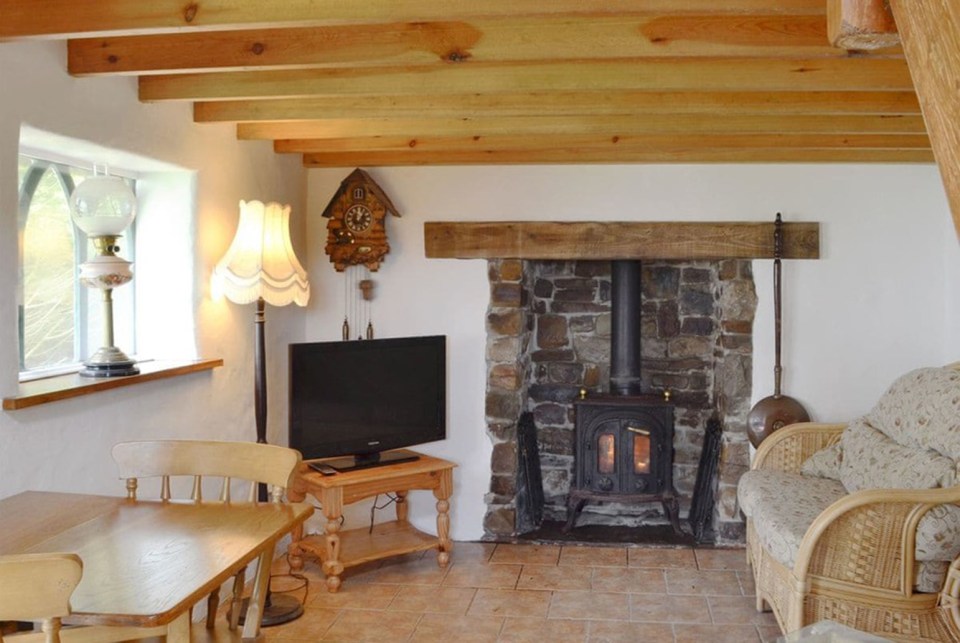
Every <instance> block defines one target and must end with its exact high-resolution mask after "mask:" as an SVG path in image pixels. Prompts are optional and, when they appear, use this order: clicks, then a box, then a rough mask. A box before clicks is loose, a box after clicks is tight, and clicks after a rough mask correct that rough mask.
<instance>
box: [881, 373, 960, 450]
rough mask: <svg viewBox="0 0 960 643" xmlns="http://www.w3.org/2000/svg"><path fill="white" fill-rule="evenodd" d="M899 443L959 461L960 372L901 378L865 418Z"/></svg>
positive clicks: (916, 374)
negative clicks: (935, 452) (932, 451)
mask: <svg viewBox="0 0 960 643" xmlns="http://www.w3.org/2000/svg"><path fill="white" fill-rule="evenodd" d="M866 419H867V421H868V422H869V423H870V425H871V426H873V427H874V428H875V429H877V430H878V431H880V432H881V433H883V434H884V435H886V436H888V437H890V438H892V439H893V440H894V441H895V442H896V443H898V444H901V445H903V446H907V447H913V448H916V449H933V450H934V451H937V452H938V453H941V454H943V455H945V456H947V457H949V458H951V459H953V460H954V461H956V460H960V369H958V367H957V364H952V365H950V366H944V367H940V368H920V369H917V370H914V371H910V372H909V373H907V374H905V375H903V376H901V377H899V378H898V379H897V380H896V381H895V382H894V383H893V384H892V385H891V386H890V388H889V389H887V392H886V393H884V394H883V396H882V397H881V398H880V400H879V401H878V402H877V404H876V406H874V407H873V409H872V410H871V411H870V413H868V414H867V416H866Z"/></svg>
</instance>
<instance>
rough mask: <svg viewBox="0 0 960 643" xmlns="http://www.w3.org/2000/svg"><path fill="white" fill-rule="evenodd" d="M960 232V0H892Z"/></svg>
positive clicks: (958, 232) (956, 224) (954, 220)
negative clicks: (924, 0)
mask: <svg viewBox="0 0 960 643" xmlns="http://www.w3.org/2000/svg"><path fill="white" fill-rule="evenodd" d="M890 5H891V7H892V8H893V13H894V15H895V16H896V18H897V25H898V26H899V28H900V36H901V38H902V40H903V49H904V53H905V54H906V56H907V61H908V62H909V63H910V71H911V72H912V73H913V77H914V80H915V81H916V84H917V93H918V94H919V96H920V105H921V107H923V117H924V120H926V123H927V128H928V129H929V131H930V139H931V140H932V141H933V152H934V155H935V156H936V157H937V164H938V165H939V166H940V176H941V177H942V179H943V183H944V186H945V187H946V190H947V199H948V201H949V203H950V210H951V211H952V212H953V225H954V228H956V231H957V236H958V237H960V99H958V97H957V79H958V78H960V4H958V3H957V2H955V1H953V0H927V1H926V2H916V1H915V0H910V1H909V2H906V1H904V0H891V2H890Z"/></svg>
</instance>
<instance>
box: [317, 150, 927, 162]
mask: <svg viewBox="0 0 960 643" xmlns="http://www.w3.org/2000/svg"><path fill="white" fill-rule="evenodd" d="M932 162H933V154H932V153H931V152H930V151H928V150H845V149H790V148H773V149H766V148H764V149H761V148H753V149H717V150H706V149H696V150H690V149H678V150H652V151H649V150H635V151H629V150H628V151H627V152H624V151H623V150H620V149H618V148H617V147H616V146H614V145H611V146H609V148H608V149H586V150H580V149H557V150H504V151H496V150H494V151H484V150H456V151H450V152H426V153H421V152H419V151H417V150H416V148H414V149H411V150H408V151H405V152H392V151H373V152H352V153H340V152H334V153H325V154H304V155H303V164H304V166H305V167H357V166H370V167H372V166H391V165H392V166H402V165H482V164H530V163H932Z"/></svg>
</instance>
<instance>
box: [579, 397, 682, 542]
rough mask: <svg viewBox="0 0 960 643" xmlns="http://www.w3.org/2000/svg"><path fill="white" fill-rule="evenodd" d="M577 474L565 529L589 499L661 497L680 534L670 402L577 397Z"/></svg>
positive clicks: (628, 500)
mask: <svg viewBox="0 0 960 643" xmlns="http://www.w3.org/2000/svg"><path fill="white" fill-rule="evenodd" d="M575 408H576V413H577V423H576V427H577V428H576V444H575V456H574V457H575V464H574V466H575V475H574V481H573V485H572V486H571V489H570V496H569V500H568V515H567V524H566V527H565V530H567V531H569V530H570V529H572V528H573V526H574V524H575V522H576V519H577V516H578V515H579V514H580V511H581V510H582V509H583V506H584V505H585V504H586V503H587V502H588V501H593V502H623V503H641V502H660V503H662V504H663V509H664V511H665V513H666V516H667V518H669V520H670V524H671V525H673V528H674V530H675V531H676V532H677V533H678V534H679V533H681V532H680V522H679V506H678V502H677V492H676V490H675V489H674V487H673V405H672V404H670V403H669V402H667V401H663V400H658V399H656V398H653V397H649V396H630V397H624V396H600V397H594V398H587V399H581V400H578V401H577V402H576V403H575Z"/></svg>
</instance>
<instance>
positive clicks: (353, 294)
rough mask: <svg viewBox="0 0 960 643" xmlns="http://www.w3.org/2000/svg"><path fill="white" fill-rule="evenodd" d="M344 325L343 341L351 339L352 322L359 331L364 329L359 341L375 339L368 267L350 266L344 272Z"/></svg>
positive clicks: (371, 285) (372, 282)
mask: <svg viewBox="0 0 960 643" xmlns="http://www.w3.org/2000/svg"><path fill="white" fill-rule="evenodd" d="M343 276H344V280H343V324H342V326H341V336H342V339H343V340H348V339H350V331H351V320H353V322H354V323H355V324H356V328H357V329H358V330H359V329H360V328H363V327H364V322H366V329H365V332H364V334H359V333H358V334H357V339H373V317H372V309H373V304H372V303H371V302H372V301H373V287H374V284H375V282H374V281H373V279H371V278H370V277H371V275H370V270H369V268H367V267H366V266H349V267H347V268H345V269H344V270H343Z"/></svg>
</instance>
